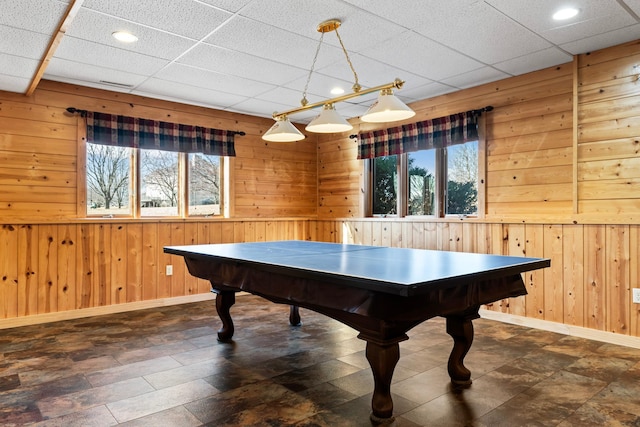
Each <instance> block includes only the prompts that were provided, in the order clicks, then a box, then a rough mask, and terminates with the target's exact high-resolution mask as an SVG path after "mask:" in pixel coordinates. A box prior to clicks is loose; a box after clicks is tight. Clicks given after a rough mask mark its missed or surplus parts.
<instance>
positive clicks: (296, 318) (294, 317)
mask: <svg viewBox="0 0 640 427" xmlns="http://www.w3.org/2000/svg"><path fill="white" fill-rule="evenodd" d="M289 324H290V325H291V326H300V325H302V322H301V321H300V309H299V308H298V306H297V305H290V306H289Z"/></svg>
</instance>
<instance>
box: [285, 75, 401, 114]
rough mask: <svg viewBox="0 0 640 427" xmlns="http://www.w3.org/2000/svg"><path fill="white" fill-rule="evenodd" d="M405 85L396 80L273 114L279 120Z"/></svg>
mask: <svg viewBox="0 0 640 427" xmlns="http://www.w3.org/2000/svg"><path fill="white" fill-rule="evenodd" d="M403 84H404V81H403V80H400V79H395V80H394V81H392V82H391V83H387V84H384V85H380V86H375V87H372V88H369V89H360V90H359V91H358V92H353V93H350V94H347V95H342V96H338V97H336V98H332V99H327V100H325V101H319V102H314V103H313V104H307V105H303V106H300V107H297V108H292V109H291V110H287V111H281V112H275V113H273V118H274V119H277V118H278V117H281V116H289V115H291V114H296V113H299V112H301V111H306V110H310V109H312V108H317V107H321V106H323V105H325V104H335V103H336V102H342V101H346V100H348V99H352V98H355V97H357V96H360V95H367V94H369V93H372V92H378V91H381V90H384V89H394V88H395V89H400V88H402V85H403Z"/></svg>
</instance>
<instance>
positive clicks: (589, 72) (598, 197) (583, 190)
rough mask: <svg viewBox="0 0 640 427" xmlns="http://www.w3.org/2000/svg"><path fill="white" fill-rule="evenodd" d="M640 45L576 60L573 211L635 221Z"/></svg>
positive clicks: (639, 185) (639, 199)
mask: <svg viewBox="0 0 640 427" xmlns="http://www.w3.org/2000/svg"><path fill="white" fill-rule="evenodd" d="M638 64H640V41H636V42H633V43H628V44H626V45H622V46H618V47H614V48H610V49H605V50H602V51H598V52H593V53H591V54H588V55H587V54H585V55H580V56H578V58H577V67H578V82H577V83H578V108H577V115H578V120H579V125H578V145H577V152H576V157H577V184H578V193H577V196H578V197H577V201H578V211H579V212H580V213H586V214H589V213H597V214H600V215H606V216H608V217H612V218H616V217H623V218H630V220H632V221H638V218H640V215H639V213H640V156H639V155H638V154H639V153H640V101H639V99H640V80H639V79H638V77H639V74H640V67H638V68H636V69H634V65H638Z"/></svg>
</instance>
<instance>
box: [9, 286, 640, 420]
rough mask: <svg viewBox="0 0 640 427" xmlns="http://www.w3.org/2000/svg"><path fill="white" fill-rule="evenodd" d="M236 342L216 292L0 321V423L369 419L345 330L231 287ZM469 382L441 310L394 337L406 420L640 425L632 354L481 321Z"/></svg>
mask: <svg viewBox="0 0 640 427" xmlns="http://www.w3.org/2000/svg"><path fill="white" fill-rule="evenodd" d="M232 314H233V316H234V320H235V324H236V334H235V337H234V338H235V342H234V343H232V344H222V343H218V342H217V341H216V335H215V331H216V330H217V328H218V326H219V322H218V319H217V316H216V314H215V308H214V303H213V302H211V301H207V302H201V303H194V304H186V305H181V306H171V307H163V308H157V309H151V310H142V311H137V312H130V313H122V314H114V315H108V316H100V317H94V318H88V319H80V320H73V321H66V322H58V323H51V324H47V325H39V326H30V327H22V328H15V329H7V330H0V425H3V426H12V425H16V426H17V425H36V426H65V427H71V426H103V425H104V426H110V425H124V426H162V427H168V426H200V425H207V426H299V427H303V426H305V427H306V426H308V427H310V426H331V427H335V426H370V425H371V423H370V421H369V412H370V399H371V391H372V387H373V380H372V377H371V372H370V369H369V366H368V363H367V361H366V359H365V356H364V347H365V345H364V342H363V341H361V340H359V339H357V338H356V333H355V331H353V330H352V329H350V328H348V327H346V326H343V325H341V324H340V323H337V322H336V321H333V320H331V319H328V318H326V317H324V316H322V315H318V314H315V313H313V312H310V311H308V310H301V314H302V318H303V322H304V324H303V326H302V327H297V328H295V327H290V326H288V321H287V319H288V308H287V307H286V306H281V305H275V304H272V303H269V302H267V301H264V300H262V299H259V298H257V297H254V296H249V295H246V296H239V297H238V298H237V303H236V305H235V306H234V307H233V309H232ZM474 324H475V330H476V338H475V342H474V345H473V347H472V348H471V351H470V353H469V355H468V356H467V359H466V365H467V367H469V368H470V369H471V371H472V377H473V384H472V385H471V387H470V388H467V389H462V390H457V389H454V388H452V387H451V386H450V383H449V381H448V376H447V373H446V367H445V365H446V360H447V357H448V354H449V351H450V349H451V339H450V337H449V336H448V335H446V333H445V331H444V322H443V320H441V319H432V320H430V321H428V322H425V323H423V324H422V325H420V326H418V327H416V328H415V329H414V330H412V331H411V333H410V339H409V340H408V341H405V342H403V343H401V344H400V345H401V347H400V352H401V356H400V362H399V364H398V366H397V368H396V371H395V374H394V383H393V386H392V392H393V399H394V405H395V414H396V420H395V422H394V424H393V425H395V426H398V427H402V426H509V427H511V426H562V427H568V426H603V425H611V426H640V350H638V349H633V348H627V347H620V346H615V345H611V344H605V343H601V342H595V341H589V340H585V339H579V338H572V337H567V336H564V335H560V334H555V333H550V332H544V331H539V330H534V329H529V328H525V327H521V326H514V325H509V324H503V323H499V322H495V321H490V320H485V319H478V320H476V321H475V322H474Z"/></svg>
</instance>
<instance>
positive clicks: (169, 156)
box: [82, 111, 244, 218]
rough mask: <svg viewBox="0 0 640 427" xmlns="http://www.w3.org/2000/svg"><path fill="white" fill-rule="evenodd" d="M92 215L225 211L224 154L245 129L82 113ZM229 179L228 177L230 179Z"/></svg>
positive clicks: (231, 153) (232, 151) (232, 153)
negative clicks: (236, 129)
mask: <svg viewBox="0 0 640 427" xmlns="http://www.w3.org/2000/svg"><path fill="white" fill-rule="evenodd" d="M82 114H83V116H84V117H86V118H87V137H86V141H87V142H86V184H87V185H86V200H87V210H86V213H87V215H88V216H131V217H134V218H140V217H165V216H172V217H175V216H180V217H186V216H192V215H202V216H209V215H220V213H221V212H222V211H223V209H222V200H223V197H222V196H223V195H222V193H221V188H222V184H223V183H222V178H221V177H222V176H223V174H222V169H223V166H224V162H223V160H222V159H223V158H224V157H228V156H235V146H234V137H235V135H237V134H239V135H244V132H238V131H223V130H218V129H210V128H203V127H200V126H192V125H182V124H175V123H168V122H160V121H155V120H149V119H139V118H134V117H126V116H116V115H112V114H106V113H98V112H86V111H84V112H82ZM227 179H228V178H227Z"/></svg>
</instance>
